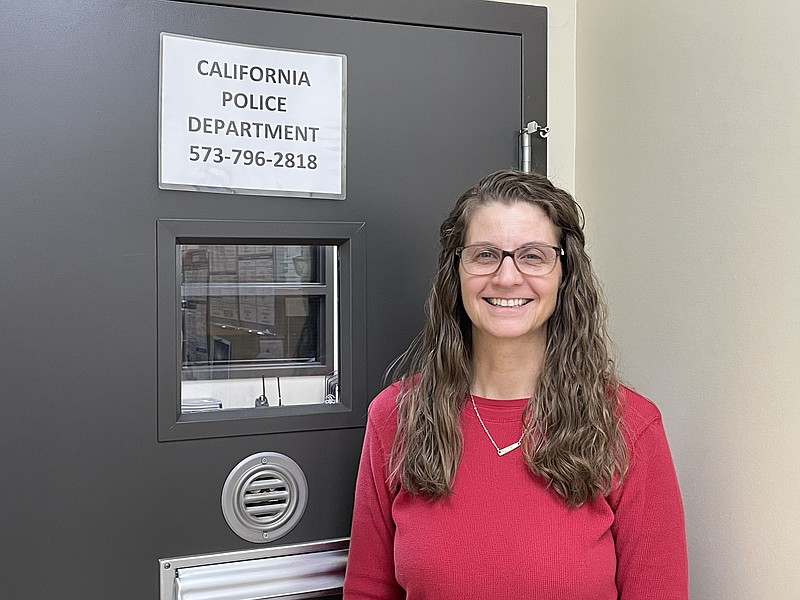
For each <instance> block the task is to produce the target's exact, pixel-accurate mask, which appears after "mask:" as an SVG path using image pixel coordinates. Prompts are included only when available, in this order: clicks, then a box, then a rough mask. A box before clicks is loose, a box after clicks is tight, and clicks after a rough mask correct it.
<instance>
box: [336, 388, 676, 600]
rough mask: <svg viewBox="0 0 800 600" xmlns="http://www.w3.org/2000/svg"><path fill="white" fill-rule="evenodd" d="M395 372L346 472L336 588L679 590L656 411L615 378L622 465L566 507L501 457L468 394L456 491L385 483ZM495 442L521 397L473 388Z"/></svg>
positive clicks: (353, 599)
mask: <svg viewBox="0 0 800 600" xmlns="http://www.w3.org/2000/svg"><path fill="white" fill-rule="evenodd" d="M397 392H398V386H397V385H396V384H395V385H393V386H390V387H389V388H387V389H385V390H384V391H383V392H381V393H380V394H379V395H378V396H377V397H376V398H375V400H374V401H373V402H372V404H371V405H370V409H369V418H368V420H367V430H366V437H365V439H364V448H363V453H362V456H361V466H360V469H359V473H358V480H357V482H356V497H355V507H354V510H353V529H352V536H351V542H350V556H349V559H348V564H347V574H346V576H345V583H344V598H345V600H364V599H368V598H369V599H376V600H377V599H380V600H388V599H391V598H408V600H423V599H432V600H434V599H435V600H450V599H452V600H471V599H475V600H478V599H480V600H487V599H490V600H504V599H506V598H508V599H512V598H513V599H515V600H518V599H522V598H524V599H542V600H686V599H687V598H688V591H687V589H688V584H687V571H688V569H687V559H686V538H685V530H684V521H683V505H682V502H681V496H680V491H679V489H678V483H677V479H676V476H675V469H674V467H673V464H672V458H671V456H670V452H669V447H668V446H667V439H666V436H665V434H664V429H663V426H662V424H661V415H660V413H659V411H658V409H657V408H656V407H655V405H653V404H652V403H651V402H650V401H649V400H647V399H646V398H644V397H642V396H640V395H638V394H636V393H635V392H632V391H631V390H628V389H627V388H623V395H624V400H625V403H626V410H625V414H624V418H623V425H624V427H623V430H624V432H625V437H626V440H627V442H628V447H629V450H630V469H629V472H628V476H627V478H626V479H625V481H624V483H623V484H622V486H618V487H617V488H616V489H614V490H613V491H612V493H611V494H610V495H608V496H607V497H601V498H598V499H596V500H593V501H590V502H587V503H586V504H584V505H583V506H582V507H580V508H577V509H571V508H569V507H567V506H566V504H565V503H564V501H563V499H562V498H561V497H560V496H558V495H557V494H556V493H555V492H553V491H552V490H550V489H548V488H547V487H546V485H545V484H544V481H543V480H542V479H541V478H540V477H538V476H535V475H533V474H531V472H530V471H529V469H528V468H527V465H526V464H525V461H524V458H523V455H522V452H521V450H519V449H517V450H514V451H513V452H510V453H509V454H506V455H505V456H502V457H501V456H498V455H497V452H496V451H495V449H494V448H493V447H492V445H491V443H490V442H489V439H488V438H487V437H486V434H485V433H484V431H483V429H482V428H481V425H480V423H479V422H478V420H477V418H476V417H475V412H474V410H473V409H472V406H471V405H469V404H468V405H467V406H466V407H465V409H464V411H463V412H462V414H461V429H462V432H463V436H464V451H463V455H462V457H461V462H460V464H459V467H458V471H457V473H456V477H455V480H454V482H453V494H452V495H450V496H448V497H445V498H441V499H438V500H433V501H431V500H429V499H427V498H426V497H424V496H419V495H413V494H409V493H407V492H405V491H402V490H399V491H398V490H397V489H396V488H393V487H390V486H389V485H387V460H388V456H389V452H390V450H391V447H392V440H393V439H394V433H395V429H396V411H395V400H396V397H397ZM475 401H476V403H477V404H478V410H479V411H480V413H481V417H482V418H483V421H484V423H485V424H486V427H487V428H488V429H489V433H491V434H492V437H493V438H494V439H495V442H496V443H497V445H498V446H500V447H501V448H502V447H504V446H506V445H508V444H511V443H513V442H515V441H516V440H517V439H519V436H520V433H521V427H522V425H521V415H522V410H523V409H524V407H525V403H526V401H525V400H487V399H484V398H477V397H476V398H475Z"/></svg>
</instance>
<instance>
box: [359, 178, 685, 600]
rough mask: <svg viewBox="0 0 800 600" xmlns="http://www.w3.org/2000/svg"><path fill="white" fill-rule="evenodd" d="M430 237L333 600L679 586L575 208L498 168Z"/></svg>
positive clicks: (673, 511) (636, 406)
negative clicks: (419, 300) (429, 278)
mask: <svg viewBox="0 0 800 600" xmlns="http://www.w3.org/2000/svg"><path fill="white" fill-rule="evenodd" d="M440 242H441V252H440V255H439V269H438V272H437V274H436V277H435V280H434V284H433V289H432V290H431V293H430V295H429V298H428V304H427V312H428V319H427V323H426V325H425V328H424V329H423V331H422V332H421V333H420V335H419V336H418V337H417V338H416V339H415V340H414V342H413V343H412V345H411V347H410V348H409V349H408V350H407V351H406V352H405V354H404V355H403V356H401V357H400V359H399V361H398V363H397V364H396V365H395V368H394V373H395V374H396V375H397V379H398V381H396V382H395V383H394V384H393V385H391V386H390V387H388V388H387V389H385V390H384V391H383V392H381V394H379V395H378V396H377V398H375V400H374V401H373V402H372V404H371V405H370V410H369V418H368V421H367V430H366V438H365V440H364V448H363V454H362V458H361V465H360V469H359V474H358V480H357V484H356V499H355V507H354V512H353V529H352V537H351V546H350V557H349V561H348V567H347V574H346V577H345V588H344V589H345V594H344V597H345V598H346V599H347V600H361V599H365V598H375V599H377V598H380V599H387V598H408V599H409V600H417V599H428V598H430V599H436V600H448V599H454V600H455V599H459V600H464V599H472V598H475V599H478V598H480V599H487V598H489V599H493V600H497V599H504V598H541V599H548V600H556V599H569V600H582V599H586V600H589V599H591V600H645V599H647V600H650V599H669V600H673V599H678V600H685V599H686V598H687V597H688V592H687V561H686V544H685V531H684V521H683V508H682V502H681V497H680V491H679V489H678V484H677V480H676V477H675V470H674V467H673V464H672V459H671V456H670V453H669V448H668V446H667V440H666V436H665V434H664V429H663V427H662V424H661V416H660V413H659V412H658V409H657V408H656V407H655V406H654V405H653V404H652V403H650V402H649V401H648V400H647V399H645V398H643V397H642V396H640V395H638V394H636V393H635V392H633V391H631V390H629V389H627V388H625V387H623V386H621V385H620V384H619V382H618V380H617V375H616V373H615V369H614V364H613V362H612V360H611V357H610V355H609V349H608V341H607V337H606V333H605V323H604V321H605V315H604V307H603V302H602V299H601V297H600V290H599V285H598V283H597V281H596V279H595V276H594V274H593V273H592V270H591V266H590V260H589V257H588V256H587V255H586V252H585V249H584V242H585V240H584V235H583V231H582V212H581V211H580V208H579V207H578V205H577V204H576V203H575V201H574V200H573V199H572V197H571V196H570V195H569V194H568V193H567V192H565V191H563V190H561V189H558V188H556V187H555V186H553V185H552V184H551V183H550V181H548V180H547V178H545V177H543V176H541V175H535V174H525V173H520V172H517V171H500V172H497V173H494V174H492V175H489V176H488V177H486V178H485V179H484V180H482V181H481V182H480V183H479V184H478V185H477V186H475V187H474V188H472V189H470V190H469V191H467V192H466V193H465V194H464V195H463V196H462V197H461V198H460V199H459V200H458V202H457V203H456V205H455V208H454V209H453V211H452V212H451V213H450V215H449V216H448V218H447V219H446V220H445V222H444V223H443V224H442V227H441V231H440Z"/></svg>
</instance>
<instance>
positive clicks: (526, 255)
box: [520, 250, 544, 263]
mask: <svg viewBox="0 0 800 600" xmlns="http://www.w3.org/2000/svg"><path fill="white" fill-rule="evenodd" d="M520 258H521V259H522V260H524V261H525V262H529V263H532V262H542V261H543V260H544V254H542V253H541V252H540V251H538V250H526V251H525V252H523V253H522V256H520Z"/></svg>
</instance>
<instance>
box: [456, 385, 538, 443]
mask: <svg viewBox="0 0 800 600" xmlns="http://www.w3.org/2000/svg"><path fill="white" fill-rule="evenodd" d="M469 399H470V400H471V401H472V408H474V409H475V416H476V417H478V422H480V424H481V427H483V431H484V432H485V433H486V437H488V438H489V441H490V442H492V446H494V449H495V450H497V456H503V455H504V454H508V453H509V452H511V451H512V450H516V449H517V448H519V447H520V446H521V445H522V438H523V437H525V430H523V431H522V434H521V435H520V436H519V439H518V440H517V441H516V442H514V443H513V444H509V445H508V446H505V447H504V448H500V447H499V446H498V445H497V443H496V442H495V441H494V438H493V437H492V434H491V433H489V430H488V429H486V424H485V423H484V422H483V419H481V413H479V412H478V405H477V404H475V396H473V395H472V394H470V395H469Z"/></svg>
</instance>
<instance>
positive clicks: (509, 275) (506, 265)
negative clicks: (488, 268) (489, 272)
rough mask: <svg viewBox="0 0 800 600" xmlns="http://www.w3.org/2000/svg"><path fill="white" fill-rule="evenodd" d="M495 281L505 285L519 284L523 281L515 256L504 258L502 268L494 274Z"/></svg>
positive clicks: (501, 262) (501, 263)
mask: <svg viewBox="0 0 800 600" xmlns="http://www.w3.org/2000/svg"><path fill="white" fill-rule="evenodd" d="M494 278H495V281H497V282H498V283H502V284H505V285H509V284H515V283H518V282H519V281H520V280H521V279H522V273H520V272H519V269H517V265H516V263H515V262H514V257H513V256H504V257H503V259H502V260H501V261H500V266H499V267H498V269H497V271H495V274H494Z"/></svg>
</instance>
